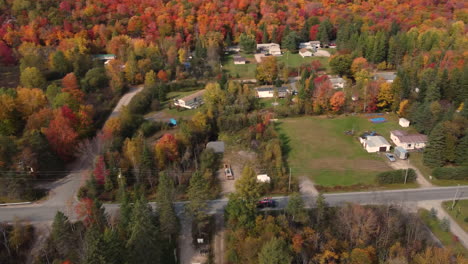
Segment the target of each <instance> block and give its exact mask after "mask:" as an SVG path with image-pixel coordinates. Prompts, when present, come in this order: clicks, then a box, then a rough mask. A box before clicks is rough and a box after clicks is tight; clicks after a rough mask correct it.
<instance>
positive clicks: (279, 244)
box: [258, 237, 293, 264]
mask: <svg viewBox="0 0 468 264" xmlns="http://www.w3.org/2000/svg"><path fill="white" fill-rule="evenodd" d="M292 259H293V257H292V256H291V251H290V250H289V248H288V244H287V243H286V241H284V240H283V239H280V238H276V237H274V238H272V239H271V240H270V241H268V242H266V243H265V245H263V247H262V250H261V251H260V253H259V254H258V263H260V264H287V263H291V261H292Z"/></svg>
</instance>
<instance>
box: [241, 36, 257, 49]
mask: <svg viewBox="0 0 468 264" xmlns="http://www.w3.org/2000/svg"><path fill="white" fill-rule="evenodd" d="M239 44H240V46H241V48H242V50H243V51H244V52H245V53H249V54H251V53H254V52H255V50H257V42H256V41H255V37H254V36H252V35H248V34H245V33H242V34H241V35H240V40H239Z"/></svg>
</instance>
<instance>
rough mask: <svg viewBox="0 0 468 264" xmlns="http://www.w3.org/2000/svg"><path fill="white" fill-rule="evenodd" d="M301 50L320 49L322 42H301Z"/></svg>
mask: <svg viewBox="0 0 468 264" xmlns="http://www.w3.org/2000/svg"><path fill="white" fill-rule="evenodd" d="M299 48H300V49H318V48H320V41H318V40H311V41H308V42H301V43H299Z"/></svg>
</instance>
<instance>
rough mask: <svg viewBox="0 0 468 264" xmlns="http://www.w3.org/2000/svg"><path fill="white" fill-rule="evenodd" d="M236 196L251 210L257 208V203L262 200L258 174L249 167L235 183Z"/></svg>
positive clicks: (246, 167) (245, 168)
mask: <svg viewBox="0 0 468 264" xmlns="http://www.w3.org/2000/svg"><path fill="white" fill-rule="evenodd" d="M235 186H236V194H238V195H239V197H240V199H242V200H243V201H244V202H245V203H246V205H247V206H248V207H249V208H250V209H255V208H257V201H258V199H259V198H260V185H259V183H258V182H257V174H256V173H255V171H254V170H253V168H252V167H250V166H249V165H247V166H245V167H244V169H243V170H242V175H241V177H240V178H239V180H237V181H236V182H235Z"/></svg>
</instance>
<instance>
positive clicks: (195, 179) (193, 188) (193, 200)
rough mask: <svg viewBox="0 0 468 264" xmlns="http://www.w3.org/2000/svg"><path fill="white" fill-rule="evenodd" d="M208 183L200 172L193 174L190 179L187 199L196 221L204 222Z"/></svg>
mask: <svg viewBox="0 0 468 264" xmlns="http://www.w3.org/2000/svg"><path fill="white" fill-rule="evenodd" d="M208 183H209V182H208V181H206V180H205V179H204V178H203V175H202V174H201V173H200V172H198V171H197V172H195V173H194V174H193V175H192V177H191V178H190V185H189V189H188V193H187V194H188V197H189V200H190V203H189V209H190V212H191V213H192V215H193V216H194V217H195V219H197V220H198V221H204V220H206V213H205V212H204V209H205V208H206V200H208V198H209V188H210V185H209V184H208Z"/></svg>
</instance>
